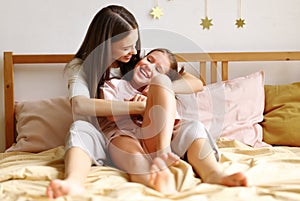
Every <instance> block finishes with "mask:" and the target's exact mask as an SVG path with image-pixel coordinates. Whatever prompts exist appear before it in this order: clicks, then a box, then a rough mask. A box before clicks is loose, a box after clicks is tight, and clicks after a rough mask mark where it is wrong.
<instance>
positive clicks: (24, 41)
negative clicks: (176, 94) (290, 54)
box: [0, 0, 300, 151]
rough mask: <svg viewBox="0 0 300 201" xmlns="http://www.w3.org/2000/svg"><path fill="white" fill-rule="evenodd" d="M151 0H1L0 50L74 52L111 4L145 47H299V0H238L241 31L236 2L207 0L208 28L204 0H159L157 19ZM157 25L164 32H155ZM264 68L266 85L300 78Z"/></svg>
mask: <svg viewBox="0 0 300 201" xmlns="http://www.w3.org/2000/svg"><path fill="white" fill-rule="evenodd" d="M155 2H156V1H155V0H147V1H145V0H144V1H141V0H114V1H109V0H89V1H83V0H64V1H60V0H49V1H40V0H26V1H19V0H1V7H0V25H1V31H0V52H1V53H2V52H3V51H13V52H15V53H75V52H76V51H77V49H78V47H79V45H80V44H81V42H82V39H83V37H84V35H85V32H86V29H87V26H88V24H89V23H90V21H91V19H92V17H93V16H94V15H95V13H96V12H97V11H98V10H99V9H100V8H101V7H103V6H104V5H108V4H113V3H116V4H120V5H124V6H125V7H127V8H128V9H129V10H130V11H132V12H133V13H134V15H135V16H136V18H137V19H138V22H139V24H140V27H141V30H142V45H143V47H146V48H152V47H155V46H164V47H168V48H170V49H172V50H175V51H179V50H182V51H190V50H191V51H300V39H299V36H300V26H299V25H300V24H299V19H300V12H299V8H300V1H299V0H288V1H282V0H242V5H243V9H242V17H243V18H244V19H245V22H246V25H245V26H244V28H242V29H237V28H236V26H235V25H234V24H235V19H236V18H237V15H238V14H237V13H238V12H237V4H238V0H227V1H221V0H208V3H209V5H208V15H209V18H212V19H213V24H214V25H213V26H212V27H211V29H210V30H202V27H201V26H200V23H201V18H203V17H204V15H205V14H204V0H174V1H169V0H159V4H160V7H162V8H163V9H164V15H163V16H162V17H161V19H159V20H155V19H152V17H151V16H150V15H149V13H150V10H151V8H152V7H153V6H154V5H155ZM153 29H155V30H156V31H155V30H153ZM157 29H160V30H163V31H162V32H157ZM162 35H163V36H164V37H162ZM168 35H170V37H168ZM171 39H173V40H171ZM179 39H180V40H179ZM187 44H188V45H187ZM0 60H1V64H0V75H1V76H0V88H1V91H0V151H3V150H4V143H5V140H4V139H5V138H4V100H3V90H2V89H3V57H2V54H1V56H0ZM283 65H285V64H283ZM262 66H263V65H262ZM262 66H261V65H255V66H254V67H253V68H251V69H247V70H245V69H242V68H237V67H234V68H230V76H231V77H236V76H239V75H245V74H247V73H250V72H254V71H256V70H258V69H260V68H261V67H262ZM296 66H299V65H298V64H296ZM266 70H267V71H272V73H273V74H272V75H270V76H269V77H267V82H269V83H276V82H277V81H276V80H278V79H279V80H280V82H291V81H295V80H299V79H298V78H299V77H300V70H299V68H298V69H296V67H295V66H294V68H290V69H289V70H284V72H285V73H287V74H288V75H287V76H283V73H282V68H281V70H280V69H279V68H276V69H273V68H272V69H270V68H266ZM47 76H48V75H47ZM19 77H20V76H19ZM40 79H41V83H42V82H45V79H43V78H40ZM50 81H51V79H50ZM50 81H46V83H47V85H52V84H50V83H49V82H50ZM54 82H56V81H54ZM47 85H46V86H47ZM30 87H32V88H34V86H30ZM30 87H29V88H30ZM45 89H47V90H48V88H45ZM20 91H22V90H20Z"/></svg>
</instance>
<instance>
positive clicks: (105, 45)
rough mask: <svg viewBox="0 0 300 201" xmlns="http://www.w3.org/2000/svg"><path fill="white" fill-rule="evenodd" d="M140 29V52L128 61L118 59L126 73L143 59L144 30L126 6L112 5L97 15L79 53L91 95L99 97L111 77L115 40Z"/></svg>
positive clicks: (138, 48)
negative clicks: (141, 29) (141, 40)
mask: <svg viewBox="0 0 300 201" xmlns="http://www.w3.org/2000/svg"><path fill="white" fill-rule="evenodd" d="M134 29H137V30H138V41H137V43H136V50H137V54H136V55H134V56H133V57H132V58H131V60H130V61H129V62H128V63H122V62H118V63H119V66H120V69H121V73H122V74H123V75H124V74H126V73H127V72H128V71H130V70H132V69H133V68H134V65H135V64H136V63H137V62H138V61H139V60H140V49H141V42H140V33H139V27H138V24H137V21H136V19H135V17H134V16H133V15H132V14H131V13H130V12H129V11H128V10H127V9H125V8H124V7H122V6H117V5H111V6H107V7H105V8H103V9H101V10H100V11H99V12H98V13H97V14H96V15H95V17H94V18H93V20H92V22H91V24H90V26H89V28H88V31H87V34H86V36H85V38H84V41H83V43H82V44H81V47H80V48H79V50H78V52H77V53H76V54H75V57H76V58H80V59H82V60H83V69H84V71H85V73H86V76H87V82H88V87H89V90H90V96H91V98H99V86H101V85H102V84H103V82H104V81H105V80H107V79H109V74H110V68H109V66H110V65H111V61H112V57H111V56H112V55H111V54H112V49H111V46H112V43H113V42H116V41H119V40H121V39H123V38H125V37H126V36H127V35H128V34H129V33H130V31H132V30H134Z"/></svg>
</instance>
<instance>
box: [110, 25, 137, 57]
mask: <svg viewBox="0 0 300 201" xmlns="http://www.w3.org/2000/svg"><path fill="white" fill-rule="evenodd" d="M138 37H139V36H138V30H137V29H134V30H132V31H130V32H129V34H128V35H127V36H126V37H125V38H123V39H121V40H119V41H116V42H114V43H112V57H113V59H114V60H118V61H120V62H123V63H127V62H129V61H130V59H131V57H132V55H134V54H136V53H137V51H136V49H135V46H136V42H137V40H138Z"/></svg>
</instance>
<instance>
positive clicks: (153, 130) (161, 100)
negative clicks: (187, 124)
mask: <svg viewBox="0 0 300 201" xmlns="http://www.w3.org/2000/svg"><path fill="white" fill-rule="evenodd" d="M175 116H176V102H175V96H174V92H173V90H172V83H171V81H170V79H169V78H168V77H167V76H165V75H158V76H156V77H154V78H153V79H152V81H151V84H150V88H149V92H148V95H147V104H146V109H145V113H144V119H143V124H142V128H143V129H142V134H143V142H144V145H145V147H146V149H147V151H148V152H149V153H154V152H161V151H162V153H163V152H164V150H165V149H170V142H171V137H172V132H173V127H174V121H175ZM156 155H159V153H158V154H156Z"/></svg>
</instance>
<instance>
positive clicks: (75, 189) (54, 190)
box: [46, 179, 85, 198]
mask: <svg viewBox="0 0 300 201" xmlns="http://www.w3.org/2000/svg"><path fill="white" fill-rule="evenodd" d="M84 191H85V190H84V188H83V187H82V186H81V185H80V184H77V183H74V182H70V181H68V180H59V179H56V180H52V181H51V182H50V184H49V186H48V187H47V191H46V194H47V197H48V198H58V197H61V196H65V195H75V194H81V193H83V192H84Z"/></svg>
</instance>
